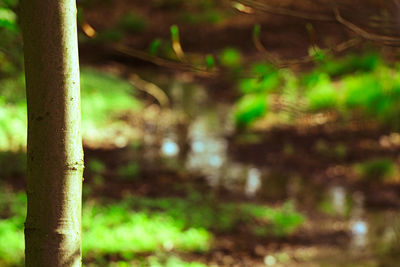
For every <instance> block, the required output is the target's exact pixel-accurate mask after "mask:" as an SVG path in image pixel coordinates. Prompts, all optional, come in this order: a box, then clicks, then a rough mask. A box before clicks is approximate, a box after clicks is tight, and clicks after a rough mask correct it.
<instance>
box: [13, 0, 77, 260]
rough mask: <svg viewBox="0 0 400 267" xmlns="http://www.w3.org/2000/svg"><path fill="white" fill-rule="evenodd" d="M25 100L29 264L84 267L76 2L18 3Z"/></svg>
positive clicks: (25, 0) (36, 0)
mask: <svg viewBox="0 0 400 267" xmlns="http://www.w3.org/2000/svg"><path fill="white" fill-rule="evenodd" d="M20 7H21V14H20V15H21V25H22V33H23V40H24V54H25V73H26V92H27V101H28V152H27V154H28V155H27V157H28V168H27V176H28V178H27V196H28V212H27V218H26V223H25V256H26V266H27V267H29V266H35V267H45V266H49V267H57V266H81V193H82V172H83V150H82V140H81V131H80V124H81V122H80V120H81V115H80V83H79V61H78V41H77V26H76V2H75V0H21V2H20Z"/></svg>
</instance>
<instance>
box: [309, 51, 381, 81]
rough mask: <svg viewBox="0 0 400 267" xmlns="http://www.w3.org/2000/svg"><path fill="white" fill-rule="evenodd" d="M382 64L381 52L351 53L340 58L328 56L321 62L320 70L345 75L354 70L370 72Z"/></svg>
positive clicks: (333, 74) (329, 73)
mask: <svg viewBox="0 0 400 267" xmlns="http://www.w3.org/2000/svg"><path fill="white" fill-rule="evenodd" d="M380 64H382V60H381V59H380V56H379V54H377V53H366V54H364V55H357V54H349V55H347V56H345V57H343V58H340V59H333V58H330V57H326V58H325V60H322V61H321V62H320V65H319V66H318V68H317V69H318V71H319V72H322V73H326V74H328V75H331V76H339V75H345V74H349V73H352V72H369V71H373V70H374V69H375V68H376V67H378V66H379V65H380Z"/></svg>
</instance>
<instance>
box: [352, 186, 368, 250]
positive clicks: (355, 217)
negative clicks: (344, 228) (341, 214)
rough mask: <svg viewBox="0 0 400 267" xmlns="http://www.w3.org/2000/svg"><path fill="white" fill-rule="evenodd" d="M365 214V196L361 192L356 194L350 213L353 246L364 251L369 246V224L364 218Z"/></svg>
mask: <svg viewBox="0 0 400 267" xmlns="http://www.w3.org/2000/svg"><path fill="white" fill-rule="evenodd" d="M364 213H365V211H364V195H363V194H362V193H361V192H355V193H354V194H353V207H352V209H351V213H350V231H351V234H352V246H353V247H354V248H355V249H362V248H365V247H366V246H367V245H368V236H367V235H368V222H367V221H366V220H365V218H364V217H365V215H364Z"/></svg>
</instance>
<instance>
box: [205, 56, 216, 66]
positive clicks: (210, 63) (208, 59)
mask: <svg viewBox="0 0 400 267" xmlns="http://www.w3.org/2000/svg"><path fill="white" fill-rule="evenodd" d="M206 66H207V68H208V69H213V68H214V67H215V60H214V56H213V55H211V54H208V55H206Z"/></svg>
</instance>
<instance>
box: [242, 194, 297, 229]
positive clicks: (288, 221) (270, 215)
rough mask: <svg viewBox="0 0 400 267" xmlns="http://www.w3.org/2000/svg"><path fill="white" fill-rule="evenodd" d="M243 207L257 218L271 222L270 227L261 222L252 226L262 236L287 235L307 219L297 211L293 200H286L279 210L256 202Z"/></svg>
mask: <svg viewBox="0 0 400 267" xmlns="http://www.w3.org/2000/svg"><path fill="white" fill-rule="evenodd" d="M242 209H244V210H246V211H247V212H248V215H250V216H252V217H254V218H256V219H257V220H259V221H260V220H261V221H265V222H268V223H269V224H270V227H265V226H262V227H260V226H259V224H256V225H253V226H252V230H253V231H254V233H255V234H257V235H262V236H266V235H273V236H286V235H288V234H291V233H293V232H294V231H295V230H296V229H297V228H298V227H299V226H300V225H301V224H302V223H303V222H304V220H305V218H304V216H303V215H301V214H299V213H297V212H296V211H295V209H294V206H293V203H291V202H286V203H285V204H284V205H283V206H282V207H281V208H280V209H278V210H277V209H271V208H267V207H262V206H259V205H254V204H245V205H243V206H242Z"/></svg>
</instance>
